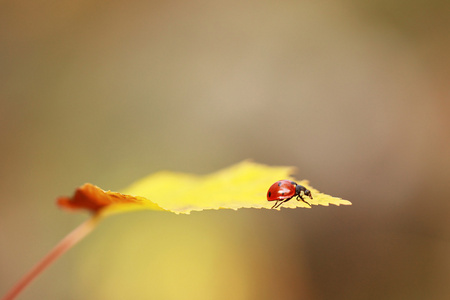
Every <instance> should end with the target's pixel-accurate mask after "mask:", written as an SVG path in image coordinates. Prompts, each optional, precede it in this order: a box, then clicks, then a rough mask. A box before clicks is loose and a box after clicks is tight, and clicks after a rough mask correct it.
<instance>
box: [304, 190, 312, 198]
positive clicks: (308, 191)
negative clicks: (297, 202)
mask: <svg viewBox="0 0 450 300" xmlns="http://www.w3.org/2000/svg"><path fill="white" fill-rule="evenodd" d="M303 193H305V195H306V196H308V197H309V198H311V199H312V198H313V197H312V195H311V191H310V190H307V189H305V190H304V191H303Z"/></svg>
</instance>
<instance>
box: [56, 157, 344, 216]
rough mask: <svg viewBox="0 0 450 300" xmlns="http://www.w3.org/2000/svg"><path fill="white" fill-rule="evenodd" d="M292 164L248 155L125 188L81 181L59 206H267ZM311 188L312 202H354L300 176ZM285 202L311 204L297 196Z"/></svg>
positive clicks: (96, 209)
mask: <svg viewBox="0 0 450 300" xmlns="http://www.w3.org/2000/svg"><path fill="white" fill-rule="evenodd" d="M292 172H293V168H292V167H271V166H266V165H262V164H257V163H253V162H250V161H244V162H241V163H238V164H236V165H234V166H231V167H228V168H226V169H223V170H220V171H217V172H214V173H211V174H208V175H193V174H185V173H175V172H167V171H162V172H157V173H155V174H152V175H150V176H148V177H145V178H143V179H141V180H138V181H137V182H135V183H133V184H131V185H130V186H129V187H127V188H125V189H124V190H122V191H121V192H120V193H118V192H111V191H104V190H102V189H100V188H99V187H97V186H94V185H92V184H89V183H87V184H85V185H83V186H81V187H79V188H78V189H77V190H76V191H75V194H74V195H73V196H72V197H60V198H59V199H58V204H59V206H61V207H63V208H66V209H85V210H88V211H91V212H92V213H94V214H95V215H98V216H100V215H101V216H105V215H109V214H113V213H121V212H126V211H131V210H156V211H169V212H173V213H177V214H178V213H184V214H189V213H190V212H192V211H202V210H207V209H234V210H237V209H239V208H267V209H270V208H272V206H273V203H272V202H269V201H267V198H266V193H267V189H268V188H269V187H270V186H271V185H272V184H273V183H274V182H276V181H278V180H280V179H288V180H294V178H292V177H291V174H292ZM298 183H299V184H300V185H303V186H304V187H306V188H307V189H309V190H310V191H311V194H312V195H313V199H308V202H309V203H310V204H311V205H324V206H328V205H329V204H334V205H351V202H350V201H347V200H343V199H340V198H337V197H332V196H329V195H326V194H323V193H320V192H319V191H317V190H316V189H314V188H312V187H311V186H310V185H309V182H308V181H306V180H303V181H298ZM281 207H289V208H295V207H309V206H308V205H307V204H306V203H304V202H302V201H297V200H295V199H292V200H290V201H288V202H286V203H283V205H282V206H281Z"/></svg>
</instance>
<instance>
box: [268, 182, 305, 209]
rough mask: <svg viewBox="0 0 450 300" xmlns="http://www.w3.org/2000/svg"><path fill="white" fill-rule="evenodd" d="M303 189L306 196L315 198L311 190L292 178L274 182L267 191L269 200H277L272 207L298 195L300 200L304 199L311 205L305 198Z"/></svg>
mask: <svg viewBox="0 0 450 300" xmlns="http://www.w3.org/2000/svg"><path fill="white" fill-rule="evenodd" d="M302 191H303V195H304V196H308V197H309V198H311V199H312V198H313V197H312V195H311V191H310V190H308V189H306V188H305V187H304V186H302V185H300V184H297V183H296V182H294V181H290V180H280V181H277V182H275V183H274V184H272V186H271V187H270V188H269V190H268V191H267V201H277V202H276V203H275V205H274V206H272V208H277V207H279V206H280V205H281V204H283V203H284V202H287V201H289V200H291V199H292V198H294V197H295V196H297V200H298V201H300V200H301V201H303V202H305V203H306V204H308V205H309V206H311V204H309V203H308V202H306V201H305V199H303V197H302V195H300V193H301V192H302Z"/></svg>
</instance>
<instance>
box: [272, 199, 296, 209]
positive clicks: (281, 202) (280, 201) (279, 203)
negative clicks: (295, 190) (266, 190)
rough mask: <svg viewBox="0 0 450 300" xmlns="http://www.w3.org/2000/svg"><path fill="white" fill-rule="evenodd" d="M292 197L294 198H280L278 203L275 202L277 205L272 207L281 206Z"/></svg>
mask: <svg viewBox="0 0 450 300" xmlns="http://www.w3.org/2000/svg"><path fill="white" fill-rule="evenodd" d="M291 199H292V197H291V198H288V199H284V200H278V201H277V203H275V205H274V206H272V208H277V207H280V205H281V204H283V203H284V202H288V201H289V200H291Z"/></svg>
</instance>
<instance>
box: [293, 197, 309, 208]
mask: <svg viewBox="0 0 450 300" xmlns="http://www.w3.org/2000/svg"><path fill="white" fill-rule="evenodd" d="M297 200H298V201H300V200H302V201H303V202H305V203H306V204H308V205H309V207H312V206H311V204H309V203H308V201H306V200H305V199H303V197H302V196H300V195H298V196H297Z"/></svg>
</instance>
